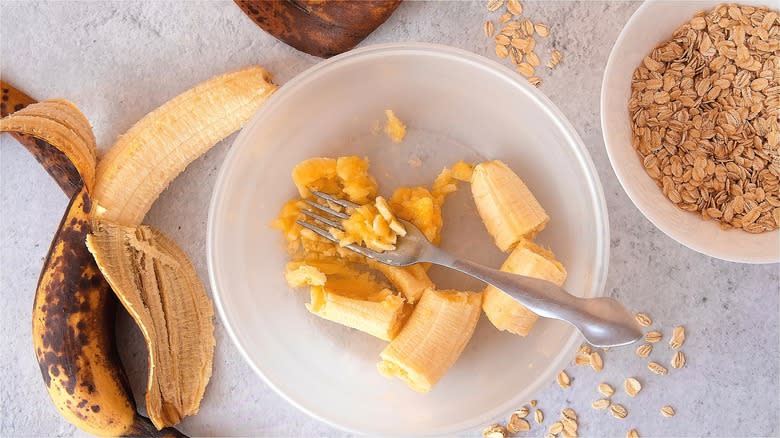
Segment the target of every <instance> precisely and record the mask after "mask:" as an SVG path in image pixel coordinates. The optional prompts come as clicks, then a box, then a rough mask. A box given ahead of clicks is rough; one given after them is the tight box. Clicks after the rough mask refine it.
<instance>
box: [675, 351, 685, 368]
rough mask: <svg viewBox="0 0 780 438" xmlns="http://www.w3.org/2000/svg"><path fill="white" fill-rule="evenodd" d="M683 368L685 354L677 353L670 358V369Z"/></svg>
mask: <svg viewBox="0 0 780 438" xmlns="http://www.w3.org/2000/svg"><path fill="white" fill-rule="evenodd" d="M684 366H685V353H683V352H682V351H678V352H676V353H674V356H672V368H682V367H684Z"/></svg>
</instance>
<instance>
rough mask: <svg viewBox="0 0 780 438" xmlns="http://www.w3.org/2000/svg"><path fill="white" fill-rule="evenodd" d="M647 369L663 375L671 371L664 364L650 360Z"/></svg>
mask: <svg viewBox="0 0 780 438" xmlns="http://www.w3.org/2000/svg"><path fill="white" fill-rule="evenodd" d="M647 369H649V370H650V371H652V372H654V373H656V374H659V375H661V376H665V375H666V374H668V373H669V370H667V369H666V368H664V367H663V365H661V364H658V363H655V362H650V363H649V364H647Z"/></svg>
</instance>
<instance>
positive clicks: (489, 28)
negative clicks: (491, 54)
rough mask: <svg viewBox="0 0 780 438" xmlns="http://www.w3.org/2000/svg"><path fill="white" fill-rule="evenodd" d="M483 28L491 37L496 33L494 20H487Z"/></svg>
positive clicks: (486, 34)
mask: <svg viewBox="0 0 780 438" xmlns="http://www.w3.org/2000/svg"><path fill="white" fill-rule="evenodd" d="M482 30H483V31H484V32H485V36H486V37H488V38H490V37H492V36H493V34H494V33H496V27H495V26H494V25H493V22H492V21H486V22H485V25H484V26H483V27H482Z"/></svg>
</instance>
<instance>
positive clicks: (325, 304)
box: [306, 286, 409, 341]
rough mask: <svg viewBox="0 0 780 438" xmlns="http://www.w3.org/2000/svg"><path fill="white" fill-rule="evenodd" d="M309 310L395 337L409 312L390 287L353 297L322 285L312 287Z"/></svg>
mask: <svg viewBox="0 0 780 438" xmlns="http://www.w3.org/2000/svg"><path fill="white" fill-rule="evenodd" d="M306 308H307V309H309V311H310V312H311V313H313V314H315V315H317V316H319V317H320V318H324V319H327V320H329V321H333V322H336V323H339V324H341V325H345V326H347V327H351V328H353V329H356V330H360V331H362V332H364V333H368V334H369V335H372V336H376V337H377V338H379V339H382V340H385V341H391V340H393V339H394V338H395V337H396V335H397V334H398V331H399V330H400V329H401V327H402V326H403V324H404V322H405V321H406V317H407V316H408V313H409V312H408V308H407V307H406V305H405V304H404V299H403V298H401V297H400V296H398V295H395V294H393V292H392V291H391V290H389V289H384V290H382V291H381V292H380V293H379V294H376V295H374V296H373V297H370V299H366V298H351V297H347V296H343V295H340V294H338V293H334V292H330V291H328V290H327V289H326V288H325V287H322V286H312V287H311V303H309V304H307V305H306Z"/></svg>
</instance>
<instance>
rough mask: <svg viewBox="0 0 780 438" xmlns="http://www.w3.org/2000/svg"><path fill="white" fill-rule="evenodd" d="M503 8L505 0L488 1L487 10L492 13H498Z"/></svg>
mask: <svg viewBox="0 0 780 438" xmlns="http://www.w3.org/2000/svg"><path fill="white" fill-rule="evenodd" d="M501 6H504V0H488V2H487V8H488V11H490V12H494V11H497V10H498V9H499V8H501Z"/></svg>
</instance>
